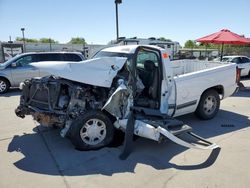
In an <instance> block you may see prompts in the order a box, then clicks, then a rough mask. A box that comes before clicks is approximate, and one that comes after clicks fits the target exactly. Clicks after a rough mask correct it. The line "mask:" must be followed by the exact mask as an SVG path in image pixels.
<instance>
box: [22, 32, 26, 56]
mask: <svg viewBox="0 0 250 188" xmlns="http://www.w3.org/2000/svg"><path fill="white" fill-rule="evenodd" d="M24 30H25V28H21V31H22V34H23V51H24V52H26V44H25V37H24Z"/></svg>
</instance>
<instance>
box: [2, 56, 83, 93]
mask: <svg viewBox="0 0 250 188" xmlns="http://www.w3.org/2000/svg"><path fill="white" fill-rule="evenodd" d="M85 59H86V58H85V57H84V56H83V55H82V54H81V53H79V52H32V53H23V54H20V55H17V56H15V57H14V58H12V59H10V60H8V61H6V62H5V63H2V64H0V94H1V93H5V92H7V91H8V89H9V88H10V87H18V86H19V84H20V83H21V82H22V81H24V80H26V79H29V78H33V77H39V76H44V74H43V75H40V71H39V69H37V68H36V67H34V66H32V64H33V63H36V62H41V61H76V62H77V61H83V60H85Z"/></svg>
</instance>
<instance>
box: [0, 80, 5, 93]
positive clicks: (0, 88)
mask: <svg viewBox="0 0 250 188" xmlns="http://www.w3.org/2000/svg"><path fill="white" fill-rule="evenodd" d="M6 87H7V85H6V83H5V82H4V81H0V92H3V91H4V90H5V89H6Z"/></svg>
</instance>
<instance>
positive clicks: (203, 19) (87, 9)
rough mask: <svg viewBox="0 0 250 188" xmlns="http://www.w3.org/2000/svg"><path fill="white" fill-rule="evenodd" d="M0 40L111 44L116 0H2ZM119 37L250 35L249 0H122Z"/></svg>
mask: <svg viewBox="0 0 250 188" xmlns="http://www.w3.org/2000/svg"><path fill="white" fill-rule="evenodd" d="M0 26H1V27H0V41H8V39H9V36H11V37H12V39H15V38H16V37H21V35H22V34H21V30H20V28H21V27H25V36H26V37H27V38H42V37H51V38H53V39H55V40H57V41H59V42H68V41H69V40H70V39H71V37H77V36H79V37H84V38H85V40H86V41H87V43H93V44H106V43H107V42H109V41H110V40H111V39H115V38H116V30H115V5H114V0H0ZM119 28H120V36H126V37H134V36H137V37H142V38H148V37H165V38H169V39H172V40H175V41H179V42H180V43H181V44H183V43H184V42H185V41H186V40H188V39H192V40H194V39H197V38H199V37H202V36H204V35H207V34H210V33H213V32H216V31H218V30H220V29H223V28H227V29H230V30H231V31H233V32H236V33H238V34H244V35H245V36H246V37H250V0H237V1H234V0H207V1H206V0H203V1H201V0H123V3H122V4H120V5H119Z"/></svg>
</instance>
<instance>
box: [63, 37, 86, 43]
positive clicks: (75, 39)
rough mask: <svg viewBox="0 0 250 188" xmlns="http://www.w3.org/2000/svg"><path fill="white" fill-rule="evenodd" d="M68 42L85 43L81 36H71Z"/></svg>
mask: <svg viewBox="0 0 250 188" xmlns="http://www.w3.org/2000/svg"><path fill="white" fill-rule="evenodd" d="M68 44H87V43H86V41H85V39H84V38H83V37H72V38H71V40H70V41H69V42H68Z"/></svg>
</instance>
